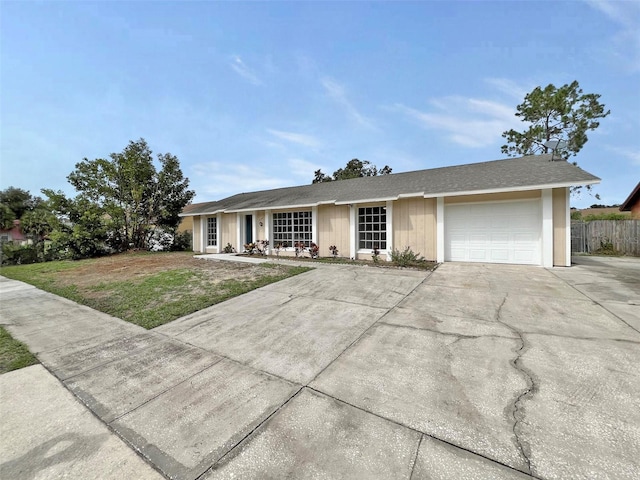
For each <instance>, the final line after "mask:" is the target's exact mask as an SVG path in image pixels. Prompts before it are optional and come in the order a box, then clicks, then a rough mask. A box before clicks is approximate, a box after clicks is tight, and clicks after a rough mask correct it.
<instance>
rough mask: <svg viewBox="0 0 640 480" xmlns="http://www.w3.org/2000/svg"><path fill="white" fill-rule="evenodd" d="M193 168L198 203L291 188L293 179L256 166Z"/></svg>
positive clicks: (200, 165)
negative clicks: (258, 191) (245, 193)
mask: <svg viewBox="0 0 640 480" xmlns="http://www.w3.org/2000/svg"><path fill="white" fill-rule="evenodd" d="M192 169H193V172H194V175H192V176H191V177H190V179H191V181H192V188H194V189H195V190H196V191H197V192H198V197H199V198H198V201H206V200H208V199H221V198H224V197H228V196H230V195H235V194H237V193H241V192H254V191H257V190H268V189H271V188H279V187H285V186H287V185H291V181H290V179H288V178H286V177H283V176H282V175H279V174H278V169H268V170H266V169H263V168H260V167H257V166H256V165H255V163H253V164H251V165H243V164H237V163H234V164H233V165H229V164H228V163H222V162H216V161H211V162H205V163H198V164H196V165H194V166H193V167H192ZM312 175H313V173H312Z"/></svg>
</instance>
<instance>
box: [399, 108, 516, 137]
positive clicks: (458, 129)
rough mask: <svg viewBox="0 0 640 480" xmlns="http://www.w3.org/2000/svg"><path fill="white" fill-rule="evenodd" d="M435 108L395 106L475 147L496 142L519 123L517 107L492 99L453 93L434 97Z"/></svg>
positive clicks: (424, 123) (431, 128)
mask: <svg viewBox="0 0 640 480" xmlns="http://www.w3.org/2000/svg"><path fill="white" fill-rule="evenodd" d="M430 103H431V105H432V107H434V108H433V109H431V110H430V111H421V110H418V109H415V108H411V107H407V106H405V105H402V104H396V105H395V106H394V109H395V110H396V111H399V112H401V113H403V114H405V115H407V116H408V117H410V118H412V119H414V120H415V121H417V122H418V124H419V125H420V126H422V127H423V128H425V129H428V130H441V131H442V132H444V133H445V135H446V137H447V138H448V139H449V140H451V141H452V142H454V143H457V144H459V145H463V146H465V147H471V148H481V147H486V146H489V145H493V144H495V143H496V142H498V141H500V140H501V135H502V132H504V131H505V130H509V129H510V128H511V127H512V126H513V125H514V124H515V122H516V117H515V115H514V114H515V110H514V109H513V108H512V107H511V106H509V105H506V104H502V103H499V102H494V101H491V100H484V99H476V98H464V97H460V96H450V97H444V98H440V99H434V100H432V101H431V102H430Z"/></svg>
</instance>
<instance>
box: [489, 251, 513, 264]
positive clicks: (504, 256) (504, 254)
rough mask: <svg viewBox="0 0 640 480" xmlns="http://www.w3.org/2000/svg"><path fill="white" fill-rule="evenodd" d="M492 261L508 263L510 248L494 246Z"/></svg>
mask: <svg viewBox="0 0 640 480" xmlns="http://www.w3.org/2000/svg"><path fill="white" fill-rule="evenodd" d="M490 261H491V262H494V263H507V262H508V261H509V249H507V248H492V249H491V256H490Z"/></svg>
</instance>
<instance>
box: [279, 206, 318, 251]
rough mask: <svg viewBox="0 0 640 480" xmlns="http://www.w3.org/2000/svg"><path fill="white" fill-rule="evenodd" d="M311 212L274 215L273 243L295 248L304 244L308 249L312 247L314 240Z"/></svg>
mask: <svg viewBox="0 0 640 480" xmlns="http://www.w3.org/2000/svg"><path fill="white" fill-rule="evenodd" d="M311 219H312V216H311V212H282V213H274V214H273V227H272V228H273V243H272V245H277V244H279V243H283V244H286V245H287V247H293V246H294V244H295V243H297V242H302V243H304V245H305V246H306V247H308V246H309V245H311V238H312V231H311V230H312V229H311V225H312V221H311Z"/></svg>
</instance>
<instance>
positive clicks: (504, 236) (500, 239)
mask: <svg viewBox="0 0 640 480" xmlns="http://www.w3.org/2000/svg"><path fill="white" fill-rule="evenodd" d="M507 243H509V234H508V233H492V234H491V244H492V245H500V244H507Z"/></svg>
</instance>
